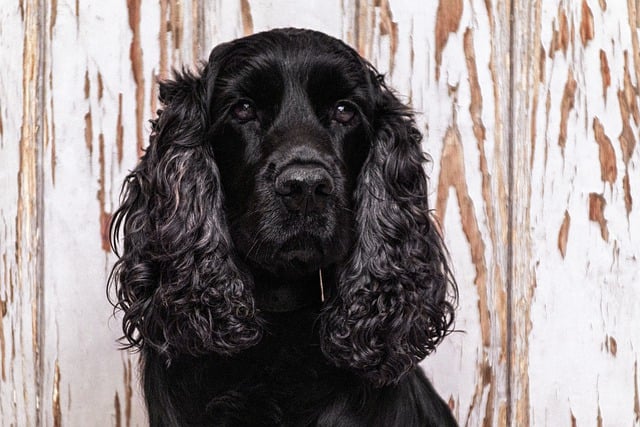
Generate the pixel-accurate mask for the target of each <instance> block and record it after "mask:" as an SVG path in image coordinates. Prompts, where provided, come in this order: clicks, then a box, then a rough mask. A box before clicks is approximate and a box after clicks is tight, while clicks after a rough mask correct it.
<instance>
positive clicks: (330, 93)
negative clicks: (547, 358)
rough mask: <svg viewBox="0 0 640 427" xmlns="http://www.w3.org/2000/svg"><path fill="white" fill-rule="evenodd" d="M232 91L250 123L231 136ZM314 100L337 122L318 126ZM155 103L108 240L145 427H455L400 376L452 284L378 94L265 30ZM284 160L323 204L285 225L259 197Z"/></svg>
mask: <svg viewBox="0 0 640 427" xmlns="http://www.w3.org/2000/svg"><path fill="white" fill-rule="evenodd" d="M300 64H302V65H300ZM265 68H266V69H268V70H269V71H268V72H265V71H264V70H265ZM335 70H340V71H339V73H336V71H335ZM336 74H339V75H336ZM314 79H315V80H314ZM322 79H326V81H325V80H322ZM314 82H316V83H314ZM317 82H320V83H317ZM327 82H329V83H327ZM336 82H338V83H336ZM252 85H253V86H252ZM314 85H316V86H318V87H315V86H314ZM269 87H271V88H272V89H271V92H269V89H268V88H269ZM255 88H257V89H255ZM274 88H275V89H274ZM291 88H293V89H291ZM301 89H304V90H306V91H307V95H304V94H303V93H302V91H301ZM251 91H253V92H251ZM256 91H257V92H259V93H256ZM263 91H264V93H262V92H263ZM247 92H250V94H251V95H253V96H255V97H260V96H261V97H262V98H263V99H262V101H256V103H257V104H259V103H261V104H260V106H261V108H260V111H259V115H258V116H257V117H256V118H255V119H253V121H250V122H249V125H245V124H244V123H241V124H238V123H237V121H236V123H235V124H230V121H229V120H230V119H229V117H230V114H232V113H231V112H232V111H233V108H234V102H235V103H237V101H238V99H242V97H243V96H247V95H246V93H247ZM334 92H339V93H334ZM332 97H336V99H334V98H332ZM325 98H326V99H328V100H329V101H327V102H331V103H333V102H335V101H336V100H337V99H342V98H347V99H349V100H350V102H351V103H352V104H350V105H355V106H356V107H355V108H356V111H355V119H353V120H352V121H351V122H349V123H348V124H345V125H344V126H343V125H340V124H336V123H335V122H333V121H331V117H325V116H324V115H323V114H324V113H323V111H324V110H323V108H324V104H323V102H324V100H325ZM160 101H161V102H162V104H163V109H162V110H161V111H159V112H158V113H159V114H158V118H157V119H156V120H154V121H152V135H151V138H150V144H149V147H148V149H147V151H146V153H145V155H144V156H143V157H142V159H141V160H140V163H139V164H138V166H137V167H136V168H135V169H134V170H133V172H131V174H130V175H129V176H128V177H127V179H126V181H125V183H124V187H123V196H122V204H121V206H120V208H119V209H118V210H117V211H116V213H115V215H114V218H113V221H112V225H111V236H112V246H113V247H114V251H115V252H116V253H119V252H120V253H119V256H120V258H119V260H118V261H117V263H116V264H115V266H114V268H113V271H112V274H111V279H110V283H111V286H112V288H113V289H114V291H115V292H113V295H114V297H115V300H114V305H115V307H116V308H117V309H118V310H119V311H121V312H122V314H123V331H124V339H125V344H126V346H127V347H133V348H137V349H140V350H142V363H143V381H144V387H145V397H146V401H147V409H148V412H149V419H150V423H151V425H153V426H156V425H157V426H161V425H167V426H169V425H170V426H183V425H247V426H253V425H293V426H297V425H327V426H328V425H331V426H333V425H345V426H358V425H363V426H364V425H367V426H369V425H380V426H382V425H385V426H391V425H398V426H411V425H416V426H418V425H421V426H422V425H438V426H439V425H455V421H454V420H453V418H452V416H451V414H450V412H449V410H448V408H447V407H446V405H445V404H444V402H443V401H442V400H441V399H440V398H439V397H438V395H437V394H436V393H435V391H434V390H433V388H432V387H431V385H430V384H429V382H428V381H427V380H426V378H425V377H424V375H423V374H422V373H421V371H420V369H419V368H417V364H418V362H419V361H420V360H422V359H423V358H424V357H425V356H426V355H428V354H429V353H430V352H431V351H433V350H434V349H435V347H436V346H437V345H438V344H439V343H440V341H441V340H442V339H443V338H444V337H445V336H446V335H447V333H449V331H450V329H451V326H452V322H453V305H454V303H455V299H456V297H457V291H456V286H455V281H454V279H453V276H452V274H451V271H450V269H449V267H448V264H447V256H446V250H445V248H444V245H443V242H442V238H441V236H440V234H439V231H438V229H437V227H436V226H435V223H434V220H433V218H432V217H431V214H430V211H429V205H428V197H427V196H428V193H427V177H426V175H425V172H424V162H425V155H424V154H423V153H422V151H421V148H420V141H421V138H422V136H421V133H420V132H419V131H418V130H417V128H416V126H415V123H414V120H413V114H412V112H411V111H410V110H409V109H408V108H407V107H406V106H405V105H404V104H403V103H402V102H400V101H399V100H398V98H397V97H396V96H395V95H394V94H393V93H392V91H391V90H389V89H388V88H387V87H386V85H385V83H384V79H383V77H382V76H380V75H379V74H378V73H377V72H376V71H375V69H374V68H373V67H372V66H371V65H370V64H368V63H367V62H366V61H365V60H363V59H362V58H360V57H359V55H357V53H356V52H355V51H353V50H352V49H351V48H349V47H348V46H346V45H345V44H344V43H342V42H340V41H339V40H336V39H333V38H331V37H328V36H326V35H324V34H321V33H317V32H313V31H308V30H293V29H285V30H273V31H269V32H265V33H260V34H256V35H254V36H249V37H246V38H243V39H238V40H236V41H233V42H231V43H227V44H223V45H220V46H218V47H217V48H216V49H214V50H213V51H212V53H211V56H210V58H209V62H208V63H207V64H206V65H205V66H204V67H203V68H202V70H201V71H200V72H198V73H190V72H187V71H182V72H180V73H176V74H175V77H174V79H173V80H170V81H165V82H161V84H160ZM331 105H333V104H331ZM256 109H258V108H257V107H256ZM283 111H284V113H283ZM258 125H259V126H260V127H261V128H263V129H262V130H260V128H259V127H256V126H258ZM265 128H268V130H265ZM256 135H259V137H258V136H256ZM252 141H253V142H252ZM252 144H253V145H252ZM328 147H331V148H328ZM293 153H295V154H293ZM300 153H303V154H300ZM296 156H303V157H304V156H306V157H304V159H306V160H305V162H307V163H308V162H311V163H312V164H314V165H316V164H320V165H322V170H324V171H326V173H328V174H329V175H330V176H331V178H330V180H331V188H332V191H333V193H332V194H330V195H329V196H328V197H326V200H325V198H323V199H322V203H326V205H324V204H323V205H322V209H320V207H318V209H316V211H317V212H316V211H314V210H313V209H312V211H311V213H309V214H308V216H302V217H301V216H300V215H298V213H297V212H293V211H292V212H287V211H286V210H283V209H282V205H281V203H282V201H281V196H278V195H277V194H276V193H274V191H273V186H274V182H275V177H276V176H278V174H280V173H281V171H282V168H283V167H286V166H287V165H289V164H291V163H292V162H294V161H299V159H298V157H296ZM264 159H267V160H268V161H267V160H264ZM291 159H293V160H291ZM296 159H297V160H296ZM294 163H295V162H294ZM305 164H306V163H305ZM283 165H284V166H283ZM282 197H284V196H282ZM315 202H316V201H315V199H314V203H315ZM318 203H320V202H318ZM312 207H313V206H312ZM305 209H306V208H305ZM119 240H122V242H123V246H122V248H120V249H121V250H120V251H119V250H118V249H119V247H118V241H119ZM292 244H293V245H294V246H295V247H294V248H293V249H290V250H289V249H283V248H288V247H289V246H287V245H292ZM287 251H289V252H287ZM296 251H297V252H296ZM300 252H301V253H303V254H307V255H303V256H302V261H301V260H300V259H299V258H294V257H293V255H291V254H297V253H300ZM309 254H310V255H309ZM297 256H298V257H299V256H300V255H297ZM318 269H322V270H323V272H324V273H325V275H326V297H327V301H326V302H325V303H324V304H320V302H319V298H318V293H317V292H318V291H317V290H316V286H317V284H316V282H315V280H316V279H315V277H316V276H315V275H314V274H313V272H314V271H316V272H317V270H318ZM315 274H317V273H315ZM283 295H284V296H283Z"/></svg>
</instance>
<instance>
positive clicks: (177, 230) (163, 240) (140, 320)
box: [110, 68, 260, 361]
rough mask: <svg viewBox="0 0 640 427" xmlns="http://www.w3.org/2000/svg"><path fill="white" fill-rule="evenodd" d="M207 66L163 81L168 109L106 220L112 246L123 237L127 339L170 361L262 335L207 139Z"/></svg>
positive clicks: (120, 277) (117, 276) (114, 280)
mask: <svg viewBox="0 0 640 427" xmlns="http://www.w3.org/2000/svg"><path fill="white" fill-rule="evenodd" d="M211 73H212V71H211V70H208V69H207V68H205V70H204V71H203V75H202V77H200V76H196V75H193V74H191V73H189V72H186V71H183V72H182V73H177V75H176V76H175V79H174V80H173V81H167V82H163V83H161V84H160V100H161V102H162V103H163V104H164V106H165V109H164V110H163V111H160V112H159V117H158V118H157V119H156V120H154V121H153V122H152V126H153V127H152V134H151V138H150V145H149V148H148V149H147V151H146V153H145V155H144V156H143V157H142V159H141V161H140V163H139V164H138V166H137V167H136V168H135V169H134V170H133V172H131V174H130V175H129V176H128V177H127V179H126V181H125V184H124V187H123V200H122V204H121V206H120V208H119V209H118V210H117V211H116V213H115V215H114V218H113V221H112V223H111V238H112V246H113V248H114V251H115V252H116V253H118V250H117V239H118V237H119V235H120V234H122V236H123V240H124V247H123V249H124V251H123V253H122V254H120V259H119V260H118V261H117V262H116V264H115V266H114V269H113V271H112V273H111V278H110V283H111V286H113V287H115V296H116V298H117V300H116V301H115V306H116V308H117V309H120V310H121V311H122V312H123V331H124V338H126V340H128V343H129V344H128V346H129V347H142V348H152V349H153V350H155V351H157V352H158V353H160V354H161V355H164V356H165V357H166V358H167V360H168V361H170V360H171V358H173V357H175V356H177V355H178V354H191V355H197V354H202V353H208V352H215V353H219V354H231V353H234V352H236V351H238V350H241V349H243V348H246V347H249V346H251V345H254V344H255V343H256V342H257V341H259V339H260V325H259V321H258V320H257V319H256V317H255V308H254V301H253V297H252V295H251V293H250V288H251V287H252V283H251V278H250V276H249V275H248V274H245V273H244V272H243V271H241V270H240V269H239V268H238V267H237V265H236V263H235V262H234V252H233V244H232V242H231V239H230V236H229V233H228V229H227V224H226V219H225V216H224V210H223V195H222V192H221V184H220V176H219V172H218V168H217V166H216V163H215V161H214V159H213V154H212V153H211V150H210V148H209V147H208V146H207V144H204V138H205V135H206V132H207V127H208V122H207V120H208V119H207V115H208V114H207V92H208V91H209V89H208V88H207V87H206V84H207V83H206V82H207V81H208V82H211V81H212V79H213V76H212V75H211ZM209 84H210V83H209Z"/></svg>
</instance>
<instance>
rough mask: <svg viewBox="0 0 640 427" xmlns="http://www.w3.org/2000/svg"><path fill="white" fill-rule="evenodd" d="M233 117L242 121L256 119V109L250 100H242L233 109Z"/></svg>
mask: <svg viewBox="0 0 640 427" xmlns="http://www.w3.org/2000/svg"><path fill="white" fill-rule="evenodd" d="M231 114H232V115H233V118H234V119H236V120H238V121H239V122H241V123H244V122H248V121H251V120H255V119H256V109H255V108H254V107H253V105H252V104H251V102H249V101H240V102H238V103H237V104H236V105H234V106H233V108H232V110H231Z"/></svg>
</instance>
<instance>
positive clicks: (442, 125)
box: [0, 0, 640, 427]
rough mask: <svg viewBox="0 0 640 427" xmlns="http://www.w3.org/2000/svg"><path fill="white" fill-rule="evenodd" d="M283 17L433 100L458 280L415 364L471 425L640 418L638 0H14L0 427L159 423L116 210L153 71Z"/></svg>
mask: <svg viewBox="0 0 640 427" xmlns="http://www.w3.org/2000/svg"><path fill="white" fill-rule="evenodd" d="M280 26H297V27H309V28H314V29H319V30H322V31H325V32H327V33H329V34H331V35H334V36H336V37H340V38H342V39H344V40H346V41H347V42H349V43H350V44H351V45H353V46H355V47H356V48H357V49H358V50H359V51H360V52H361V53H362V54H363V55H364V56H366V57H368V58H370V59H371V60H372V61H373V62H374V64H376V66H377V67H378V68H379V70H380V71H383V72H385V73H387V75H388V76H389V79H390V80H391V82H392V85H393V86H394V87H395V88H397V89H398V91H399V92H400V93H401V94H404V95H405V96H406V100H407V101H408V102H410V103H411V104H412V105H413V107H414V108H415V109H416V110H418V111H421V112H423V113H422V114H421V115H420V116H419V123H420V125H421V126H422V129H423V130H424V133H425V141H424V147H425V150H426V151H427V152H429V153H430V155H431V158H432V162H431V163H430V165H429V173H430V176H431V184H432V189H433V193H432V200H433V206H434V207H435V208H436V210H437V213H438V215H439V217H440V218H441V222H442V225H443V227H444V229H445V233H446V240H447V243H448V245H449V247H450V251H451V254H452V258H453V263H454V268H455V271H456V274H457V279H458V282H459V285H460V304H459V309H458V313H459V316H458V320H457V323H456V326H457V329H458V330H459V332H457V333H455V334H453V335H451V336H450V337H449V338H448V339H447V340H446V341H445V343H444V344H443V345H442V346H441V347H440V348H439V350H438V351H437V353H436V354H435V355H433V356H431V357H430V358H428V359H427V360H426V361H425V362H424V363H423V366H424V368H425V369H426V371H427V372H428V374H429V375H430V376H431V377H432V378H433V380H434V382H435V384H436V386H437V388H438V389H439V391H440V392H441V394H442V395H443V396H445V398H446V399H447V400H448V401H449V403H450V405H451V407H452V408H453V410H454V413H455V415H456V416H457V418H458V420H459V422H460V424H461V425H467V426H481V425H482V426H494V425H495V426H505V425H510V426H558V425H567V426H612V427H617V426H639V425H640V397H639V395H640V392H639V388H640V386H639V385H638V383H639V376H640V374H639V373H638V361H639V359H640V326H639V325H640V208H639V207H638V203H640V191H639V189H640V149H639V148H638V146H637V145H636V143H637V141H638V139H639V138H640V108H639V103H640V89H639V88H640V47H639V42H638V39H639V31H640V30H639V28H640V1H638V0H615V1H614V0H544V1H543V0H532V1H524V0H510V1H497V0H494V1H492V0H483V1H480V0H439V1H436V0H429V1H426V0H425V1H412V0H356V1H346V0H322V1H320V0H309V1H305V2H299V1H293V0H280V1H268V0H229V1H224V2H223V1H210V2H204V1H202V2H196V1H194V0H149V1H144V2H143V1H142V0H126V1H125V0H119V1H108V2H107V1H103V2H99V1H79V0H50V1H47V0H17V1H16V0H4V1H3V2H2V6H1V7H0V189H1V190H0V314H1V320H0V425H3V426H56V427H57V426H87V425H96V426H103V425H104V426H109V425H116V426H135V425H144V423H145V421H144V415H143V409H142V402H141V398H140V393H139V388H138V385H137V374H136V369H135V366H136V358H135V355H129V354H127V353H124V352H118V351H117V350H116V348H117V345H116V343H115V340H116V338H117V336H118V335H119V330H120V329H119V328H120V326H119V323H118V320H117V319H115V318H113V317H112V310H111V307H110V306H109V304H108V303H107V301H106V297H105V282H106V277H107V275H108V272H109V269H110V266H111V265H112V263H113V262H114V257H113V255H111V254H110V253H109V248H108V239H107V235H106V229H107V223H108V221H109V217H110V214H111V212H113V210H114V208H115V207H116V205H117V203H118V194H119V189H120V183H121V182H122V179H123V177H124V175H125V174H126V173H127V171H128V170H130V169H131V168H132V167H133V165H134V164H135V162H136V159H137V157H138V155H139V153H140V151H141V149H142V148H143V147H144V146H145V143H146V140H147V137H148V133H149V125H148V122H147V120H148V119H149V118H151V117H152V116H153V112H154V111H155V110H156V108H157V103H156V85H155V79H156V78H157V77H166V76H169V75H170V69H171V67H173V66H178V65H181V64H186V65H190V64H194V63H195V62H196V61H198V60H200V59H203V58H206V54H207V53H208V51H209V50H210V49H211V47H213V46H214V45H215V44H217V43H219V42H221V41H226V40H230V39H232V38H235V37H238V36H242V35H245V34H250V33H253V32H257V31H261V30H265V29H269V28H273V27H280ZM634 202H635V203H634Z"/></svg>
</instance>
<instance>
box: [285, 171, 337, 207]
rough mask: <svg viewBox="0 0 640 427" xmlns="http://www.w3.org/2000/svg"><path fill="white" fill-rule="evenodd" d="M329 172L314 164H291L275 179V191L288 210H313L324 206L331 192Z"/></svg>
mask: <svg viewBox="0 0 640 427" xmlns="http://www.w3.org/2000/svg"><path fill="white" fill-rule="evenodd" d="M333 187H334V186H333V179H331V176H330V175H329V172H328V171H327V170H326V169H325V168H323V167H320V166H316V165H292V166H288V167H287V168H285V169H284V170H283V171H282V172H281V173H280V174H279V175H278V176H277V177H276V180H275V190H276V193H277V194H278V195H279V196H280V197H281V198H282V201H283V202H284V204H285V206H286V207H287V209H288V210H290V211H303V212H304V213H308V212H313V211H315V210H317V209H321V208H323V207H324V206H325V204H326V200H327V198H328V197H327V196H329V195H331V193H333Z"/></svg>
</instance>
